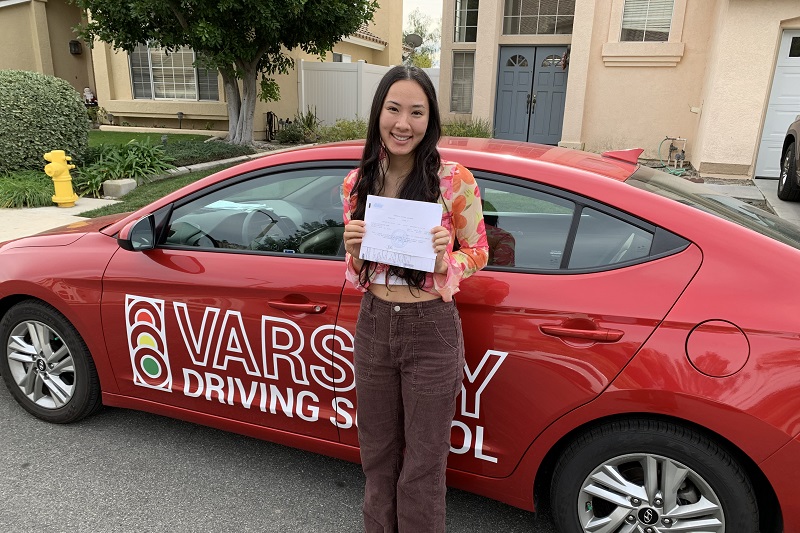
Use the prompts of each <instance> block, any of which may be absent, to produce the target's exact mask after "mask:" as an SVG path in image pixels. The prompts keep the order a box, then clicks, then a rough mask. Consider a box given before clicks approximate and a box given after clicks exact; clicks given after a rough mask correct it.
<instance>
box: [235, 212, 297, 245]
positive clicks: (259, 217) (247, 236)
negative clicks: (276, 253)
mask: <svg viewBox="0 0 800 533" xmlns="http://www.w3.org/2000/svg"><path fill="white" fill-rule="evenodd" d="M272 228H277V229H278V230H280V234H279V235H270V237H272V238H275V239H287V238H289V237H291V236H292V235H294V232H295V231H296V230H297V227H296V226H295V225H294V223H293V222H292V221H290V220H289V219H287V218H282V217H279V216H277V215H276V214H275V213H273V212H270V211H268V210H265V209H261V208H258V209H253V210H252V211H249V212H248V213H247V216H245V217H244V222H242V244H243V245H245V246H247V247H248V248H252V243H253V241H257V240H258V239H261V238H262V237H264V236H265V235H267V234H268V233H269V232H270V231H271V230H272Z"/></svg>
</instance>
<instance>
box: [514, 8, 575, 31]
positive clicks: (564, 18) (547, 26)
mask: <svg viewBox="0 0 800 533" xmlns="http://www.w3.org/2000/svg"><path fill="white" fill-rule="evenodd" d="M574 18H575V0H505V8H504V11H503V35H553V34H571V33H572V24H573V20H574Z"/></svg>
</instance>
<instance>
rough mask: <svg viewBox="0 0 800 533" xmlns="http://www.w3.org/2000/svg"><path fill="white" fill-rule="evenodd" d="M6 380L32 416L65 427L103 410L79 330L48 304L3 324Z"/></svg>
mask: <svg viewBox="0 0 800 533" xmlns="http://www.w3.org/2000/svg"><path fill="white" fill-rule="evenodd" d="M0 343H2V344H0V346H2V347H3V348H4V350H3V354H2V357H0V374H2V375H3V380H4V381H5V383H6V386H7V387H8V390H9V391H10V392H11V395H12V396H13V397H14V399H15V400H16V401H17V402H19V404H20V405H21V406H22V407H23V408H25V410H26V411H28V412H29V413H31V414H32V415H34V416H37V417H39V418H41V419H43V420H46V421H48V422H55V423H59V424H65V423H68V422H74V421H76V420H80V419H81V418H83V417H85V416H87V415H90V414H92V413H93V412H95V411H96V410H97V409H98V408H99V407H100V404H101V402H100V383H99V381H98V379H97V370H96V369H95V367H94V363H93V361H92V358H91V356H90V355H89V350H88V349H87V347H86V344H85V343H84V342H83V339H81V337H80V335H78V332H77V331H76V330H75V328H74V327H72V325H71V324H70V323H69V322H68V321H67V319H66V318H64V316H63V315H61V313H59V312H58V311H56V310H55V309H53V308H52V307H50V306H49V305H47V304H44V303H42V302H35V301H26V302H22V303H19V304H17V305H15V306H14V307H12V308H11V309H10V310H9V311H8V313H6V315H5V316H4V317H3V319H2V321H0Z"/></svg>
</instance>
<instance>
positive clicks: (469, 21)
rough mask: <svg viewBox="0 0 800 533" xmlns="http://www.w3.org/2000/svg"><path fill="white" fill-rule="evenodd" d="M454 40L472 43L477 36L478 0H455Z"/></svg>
mask: <svg viewBox="0 0 800 533" xmlns="http://www.w3.org/2000/svg"><path fill="white" fill-rule="evenodd" d="M454 34H455V39H454V40H455V42H457V43H474V42H475V41H476V39H477V36H478V0H456V18H455V32H454Z"/></svg>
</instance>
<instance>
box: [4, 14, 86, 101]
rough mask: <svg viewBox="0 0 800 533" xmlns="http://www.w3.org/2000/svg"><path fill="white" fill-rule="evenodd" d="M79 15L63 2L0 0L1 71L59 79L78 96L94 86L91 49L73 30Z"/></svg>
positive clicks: (78, 20) (80, 16)
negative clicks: (16, 71) (9, 70)
mask: <svg viewBox="0 0 800 533" xmlns="http://www.w3.org/2000/svg"><path fill="white" fill-rule="evenodd" d="M82 16H83V13H82V11H81V10H80V9H78V8H77V7H75V6H74V5H71V4H70V3H69V2H67V1H66V0H50V1H49V2H48V1H46V0H0V50H2V52H0V69H15V70H28V71H33V72H40V73H42V74H48V75H51V76H58V77H59V78H63V79H65V80H67V81H68V82H69V83H70V84H71V85H72V86H73V87H75V90H77V91H78V92H79V93H83V89H84V88H85V87H94V74H93V72H92V53H91V50H90V49H89V47H88V46H86V44H85V43H83V42H82V41H81V40H80V39H78V37H77V36H76V35H75V32H73V31H72V27H74V26H77V25H78V24H79V23H80V22H81V20H82Z"/></svg>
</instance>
